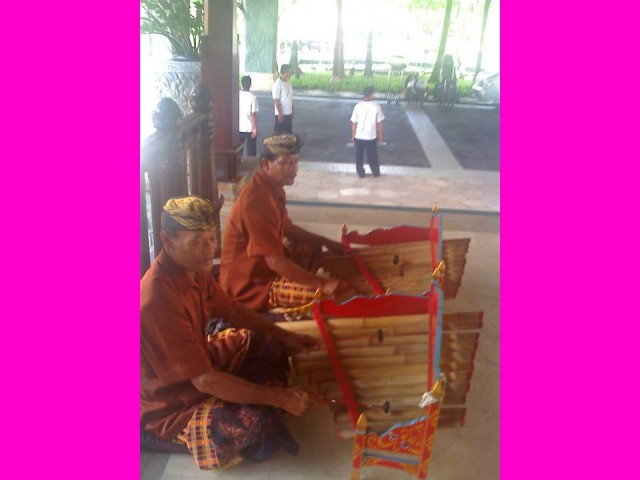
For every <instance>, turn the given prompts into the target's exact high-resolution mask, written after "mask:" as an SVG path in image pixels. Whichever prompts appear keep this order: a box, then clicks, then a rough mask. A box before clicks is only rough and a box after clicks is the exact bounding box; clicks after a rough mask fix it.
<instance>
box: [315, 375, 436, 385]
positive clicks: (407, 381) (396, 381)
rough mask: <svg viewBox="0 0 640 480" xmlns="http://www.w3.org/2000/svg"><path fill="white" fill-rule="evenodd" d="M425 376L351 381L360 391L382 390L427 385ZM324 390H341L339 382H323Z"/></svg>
mask: <svg viewBox="0 0 640 480" xmlns="http://www.w3.org/2000/svg"><path fill="white" fill-rule="evenodd" d="M425 378H426V377H425V375H424V374H423V373H419V374H413V375H398V376H395V377H380V378H364V379H353V380H351V381H350V383H351V385H352V386H353V387H355V388H358V389H366V388H380V387H395V386H398V385H411V384H415V383H425ZM320 386H321V387H323V388H327V389H328V388H336V389H337V388H339V387H338V384H337V382H335V381H333V382H329V381H327V382H323V383H321V384H320Z"/></svg>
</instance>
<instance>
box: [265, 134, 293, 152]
mask: <svg viewBox="0 0 640 480" xmlns="http://www.w3.org/2000/svg"><path fill="white" fill-rule="evenodd" d="M262 144H263V145H264V148H265V149H267V150H268V151H270V152H271V153H273V154H274V155H295V154H297V153H300V149H301V148H302V139H301V138H300V137H299V136H298V135H293V134H291V133H285V134H282V135H273V136H271V137H267V138H265V139H264V141H263V142H262Z"/></svg>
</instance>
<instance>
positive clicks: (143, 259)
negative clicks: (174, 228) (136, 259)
mask: <svg viewBox="0 0 640 480" xmlns="http://www.w3.org/2000/svg"><path fill="white" fill-rule="evenodd" d="M144 173H145V172H144V171H143V170H142V168H141V169H140V278H142V276H143V275H144V272H146V271H147V270H148V269H149V267H150V266H151V259H150V258H149V252H150V247H149V222H148V221H147V192H146V190H147V188H146V187H147V184H146V182H145V179H144Z"/></svg>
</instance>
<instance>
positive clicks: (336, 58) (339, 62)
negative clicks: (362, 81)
mask: <svg viewBox="0 0 640 480" xmlns="http://www.w3.org/2000/svg"><path fill="white" fill-rule="evenodd" d="M336 6H337V7H338V22H337V28H336V44H335V47H334V49H333V79H334V80H339V79H341V78H342V77H344V37H343V35H342V0H336Z"/></svg>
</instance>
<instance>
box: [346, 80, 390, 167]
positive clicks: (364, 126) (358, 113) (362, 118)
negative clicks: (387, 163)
mask: <svg viewBox="0 0 640 480" xmlns="http://www.w3.org/2000/svg"><path fill="white" fill-rule="evenodd" d="M363 93H364V100H363V101H362V102H360V103H358V104H357V105H356V106H355V107H354V109H353V113H352V114H351V141H353V142H355V144H356V171H357V172H358V176H359V177H360V178H362V177H364V165H363V162H364V152H365V150H366V152H367V161H368V162H369V167H370V168H371V173H372V174H373V176H374V177H379V176H380V164H379V162H378V146H377V145H378V143H380V142H381V141H382V121H383V120H384V113H382V108H380V105H378V104H377V103H376V102H374V101H373V87H371V86H367V87H364V91H363Z"/></svg>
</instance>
